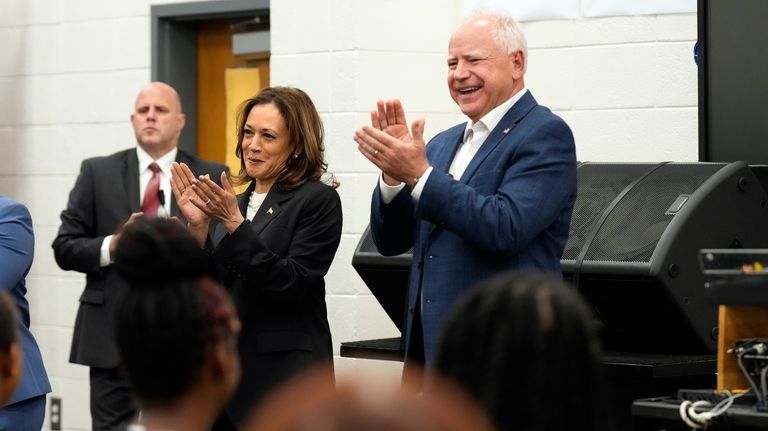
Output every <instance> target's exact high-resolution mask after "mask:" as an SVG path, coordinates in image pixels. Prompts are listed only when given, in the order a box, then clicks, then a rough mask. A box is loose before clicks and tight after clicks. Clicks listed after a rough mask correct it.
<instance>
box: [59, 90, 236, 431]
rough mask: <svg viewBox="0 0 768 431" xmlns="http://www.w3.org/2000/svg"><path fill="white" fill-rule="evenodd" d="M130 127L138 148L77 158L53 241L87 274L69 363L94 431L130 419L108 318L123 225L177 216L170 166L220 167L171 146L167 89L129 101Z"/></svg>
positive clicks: (65, 262) (68, 262)
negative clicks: (87, 401) (81, 377)
mask: <svg viewBox="0 0 768 431" xmlns="http://www.w3.org/2000/svg"><path fill="white" fill-rule="evenodd" d="M131 124H132V125H133V130H134V133H135V135H136V142H137V144H138V145H137V146H136V147H135V148H131V149H128V150H124V151H120V152H117V153H115V154H112V155H109V156H106V157H94V158H90V159H87V160H85V161H83V163H82V166H81V168H80V174H79V176H78V177H77V181H76V182H75V186H74V188H73V189H72V191H71V192H70V195H69V202H68V203H67V208H66V209H65V210H64V211H63V212H62V213H61V227H60V228H59V232H58V235H57V236H56V239H54V241H53V249H54V254H55V257H56V262H57V263H58V264H59V266H60V267H61V268H62V269H65V270H74V271H78V272H82V273H84V274H85V275H86V285H85V290H84V291H83V293H82V295H81V296H80V308H79V310H78V312H77V319H76V321H75V329H74V334H73V338H72V350H71V352H70V358H69V359H70V362H73V363H76V364H82V365H86V366H88V367H90V388H91V406H90V407H91V418H92V421H93V430H99V431H103V430H113V429H119V428H120V427H121V426H123V425H125V424H126V423H128V422H129V421H130V420H131V419H132V418H133V417H134V415H135V413H136V411H135V406H134V402H133V399H132V395H131V388H130V386H129V385H128V383H127V382H126V380H125V379H124V378H123V376H122V375H121V374H120V372H119V370H118V366H119V364H120V358H119V356H118V353H117V348H116V345H115V341H114V337H113V322H112V319H113V316H114V314H115V310H116V306H117V305H118V303H119V298H120V296H121V295H122V293H123V292H124V291H125V289H126V285H125V283H124V281H123V280H122V279H120V278H119V277H118V275H117V274H116V273H115V272H114V271H113V270H112V267H111V261H112V255H113V253H114V251H115V247H116V245H117V243H118V241H119V239H120V231H121V229H122V227H123V226H124V225H125V224H126V223H131V222H132V221H133V220H135V219H136V218H138V217H144V216H161V217H163V216H180V214H179V209H178V206H177V205H176V201H175V200H174V198H173V194H172V193H171V186H170V176H171V169H170V166H171V163H172V162H173V161H177V162H183V163H185V164H187V166H189V167H190V169H191V170H192V171H193V172H194V173H195V174H197V175H204V174H210V176H211V178H219V177H220V175H221V172H222V171H224V170H226V167H225V166H224V165H221V164H218V163H211V162H207V161H204V160H201V159H199V158H197V157H195V156H193V155H190V154H187V153H185V152H184V151H181V150H179V149H178V142H179V135H180V134H181V130H182V129H183V128H184V124H185V117H184V114H183V112H182V109H181V99H180V98H179V95H178V93H177V92H176V90H174V89H173V88H172V87H171V86H169V85H167V84H164V83H162V82H153V83H150V84H148V85H147V86H145V87H144V88H143V89H142V90H141V91H140V92H139V95H138V97H137V98H136V105H135V110H134V112H133V113H132V114H131Z"/></svg>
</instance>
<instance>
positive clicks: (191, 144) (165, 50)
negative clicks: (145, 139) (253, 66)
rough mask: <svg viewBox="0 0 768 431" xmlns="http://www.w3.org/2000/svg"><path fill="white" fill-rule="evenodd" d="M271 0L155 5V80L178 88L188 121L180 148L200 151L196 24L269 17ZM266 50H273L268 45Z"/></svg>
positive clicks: (153, 54)
mask: <svg viewBox="0 0 768 431" xmlns="http://www.w3.org/2000/svg"><path fill="white" fill-rule="evenodd" d="M269 3H270V0H218V1H199V2H188V3H171V4H160V5H152V6H151V8H150V10H151V12H150V15H151V16H150V24H151V43H152V51H151V58H150V60H151V61H150V65H151V66H150V68H151V75H150V76H151V79H152V81H162V82H165V83H167V84H169V85H171V86H173V87H174V88H175V89H176V91H178V93H179V96H180V97H181V99H182V101H183V103H184V113H185V114H186V116H187V125H186V127H184V130H183V131H182V133H181V137H180V138H179V148H181V149H182V150H184V151H187V152H189V153H191V154H196V152H197V136H196V131H197V120H198V115H197V24H198V23H199V22H200V21H205V20H211V19H225V18H234V19H242V20H247V19H249V18H251V19H253V18H256V17H259V19H261V20H262V22H264V21H263V20H264V19H266V20H268V19H269ZM264 51H270V49H269V47H265V50H264Z"/></svg>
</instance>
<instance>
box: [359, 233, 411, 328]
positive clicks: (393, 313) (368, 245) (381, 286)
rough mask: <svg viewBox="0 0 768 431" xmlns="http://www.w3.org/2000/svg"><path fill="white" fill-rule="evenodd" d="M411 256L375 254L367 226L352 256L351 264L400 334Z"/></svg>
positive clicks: (376, 250)
mask: <svg viewBox="0 0 768 431" xmlns="http://www.w3.org/2000/svg"><path fill="white" fill-rule="evenodd" d="M412 258H413V256H412V253H411V252H410V251H409V252H408V253H404V254H401V255H399V256H382V255H381V254H379V251H378V249H376V245H375V244H374V243H373V236H371V231H370V226H369V227H368V228H366V229H365V232H364V233H363V237H362V238H360V242H358V243H357V249H356V250H355V254H354V255H353V256H352V266H353V267H354V268H355V270H356V271H357V273H358V274H359V275H360V278H362V279H363V281H364V282H365V284H366V285H367V286H368V288H369V289H370V290H371V293H373V296H374V297H375V298H376V300H377V301H379V304H381V306H382V308H384V311H386V312H387V315H388V316H389V318H390V319H391V320H392V322H393V323H394V324H395V325H396V326H397V329H399V330H400V332H401V333H402V332H403V325H404V324H405V301H406V296H407V294H408V277H409V276H410V273H411V259H412Z"/></svg>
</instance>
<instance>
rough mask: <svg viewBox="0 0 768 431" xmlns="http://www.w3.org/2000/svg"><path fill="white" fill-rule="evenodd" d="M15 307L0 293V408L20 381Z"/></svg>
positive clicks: (3, 293) (10, 300)
mask: <svg viewBox="0 0 768 431" xmlns="http://www.w3.org/2000/svg"><path fill="white" fill-rule="evenodd" d="M16 313H17V311H16V305H15V304H14V302H13V300H12V299H11V297H10V296H9V295H8V294H7V293H6V292H5V291H0V407H2V406H4V405H5V403H6V402H7V401H8V400H9V399H10V398H11V395H13V391H15V390H16V386H17V385H18V384H19V380H21V361H22V357H21V356H22V355H21V345H20V344H19V333H18V327H17V325H18V320H19V319H18V318H17V317H16Z"/></svg>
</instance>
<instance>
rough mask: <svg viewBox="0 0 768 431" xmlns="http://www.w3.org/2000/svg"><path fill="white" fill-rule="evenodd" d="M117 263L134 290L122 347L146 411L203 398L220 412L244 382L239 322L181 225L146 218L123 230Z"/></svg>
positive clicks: (121, 314) (120, 321) (121, 330)
mask: <svg viewBox="0 0 768 431" xmlns="http://www.w3.org/2000/svg"><path fill="white" fill-rule="evenodd" d="M115 266H116V267H117V269H118V271H120V273H121V274H122V275H123V277H124V278H125V279H126V280H127V281H128V284H129V285H130V289H129V290H128V292H127V294H126V295H125V298H124V299H123V301H122V303H121V305H120V308H119V310H118V313H117V317H116V339H117V345H118V349H119V351H120V355H121V357H122V360H123V367H124V369H125V371H126V374H127V376H128V379H129V381H130V382H131V384H132V385H133V389H134V391H135V393H136V395H137V398H138V400H139V403H140V405H141V407H142V409H143V410H144V412H146V411H147V409H163V408H165V407H167V406H172V405H176V404H178V403H179V402H180V401H182V400H184V399H185V398H188V397H190V396H191V395H192V394H199V395H202V396H204V397H205V398H207V399H206V401H205V403H204V405H201V406H200V408H201V409H205V408H209V407H210V408H211V410H212V412H213V413H215V414H217V413H218V411H220V409H221V408H222V407H223V405H224V404H225V402H226V401H227V399H228V398H229V397H230V396H231V394H232V391H233V390H234V388H235V386H236V383H237V381H238V379H239V372H240V367H239V359H238V355H237V347H236V344H237V343H236V338H237V334H238V332H239V327H240V322H239V320H238V318H237V316H236V313H235V310H234V308H233V305H232V302H231V300H230V298H229V296H228V295H227V293H226V292H225V291H224V290H223V289H222V288H221V287H220V286H219V285H218V284H216V283H215V282H213V281H212V280H211V279H210V278H208V276H207V275H206V272H207V268H208V264H207V257H206V256H205V254H204V252H203V251H202V250H201V249H200V248H199V247H198V246H197V243H196V242H195V240H194V239H193V238H192V237H191V236H190V235H189V234H188V232H187V230H186V229H185V228H184V227H183V226H182V225H181V224H180V223H179V222H178V221H176V220H169V219H142V220H139V221H137V222H135V223H133V224H131V225H129V226H128V227H126V228H125V231H124V232H123V233H122V237H121V239H120V244H119V246H118V249H117V251H116V253H115ZM214 411H215V412H214ZM214 417H215V416H214Z"/></svg>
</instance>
